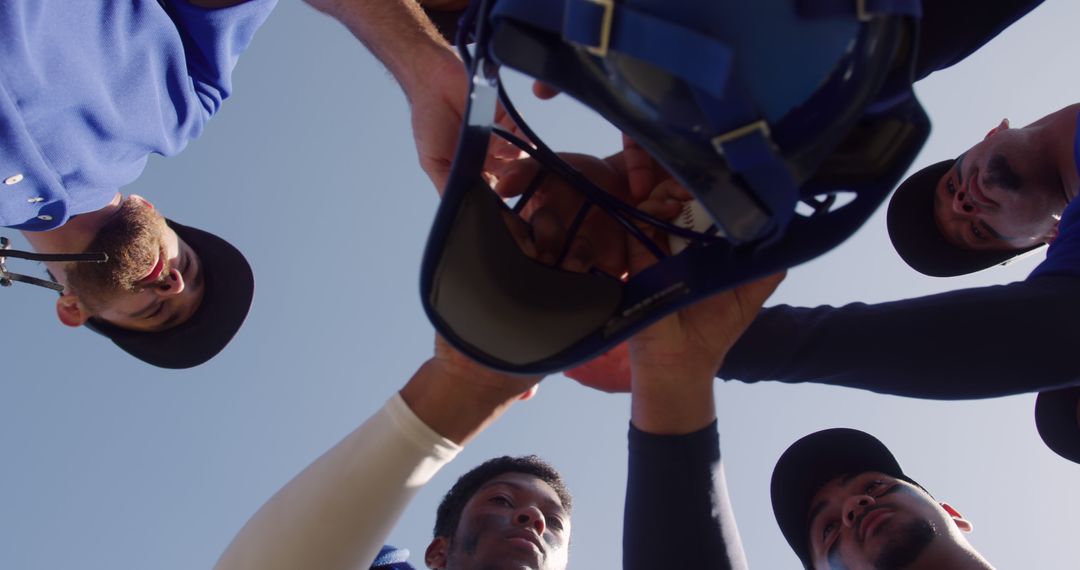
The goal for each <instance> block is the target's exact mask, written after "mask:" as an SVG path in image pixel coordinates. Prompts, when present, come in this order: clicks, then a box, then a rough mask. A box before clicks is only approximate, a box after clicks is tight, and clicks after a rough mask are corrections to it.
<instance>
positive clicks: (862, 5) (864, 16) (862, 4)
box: [855, 0, 874, 22]
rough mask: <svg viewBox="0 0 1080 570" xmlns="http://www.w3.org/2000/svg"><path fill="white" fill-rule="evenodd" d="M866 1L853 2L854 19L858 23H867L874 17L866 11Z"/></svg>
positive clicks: (857, 0)
mask: <svg viewBox="0 0 1080 570" xmlns="http://www.w3.org/2000/svg"><path fill="white" fill-rule="evenodd" d="M866 2H867V0H855V17H856V18H858V20H859V21H860V22H869V21H870V20H872V19H873V18H874V15H873V14H872V13H870V12H869V11H868V10H867V9H866Z"/></svg>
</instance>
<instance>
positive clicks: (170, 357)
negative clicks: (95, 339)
mask: <svg viewBox="0 0 1080 570" xmlns="http://www.w3.org/2000/svg"><path fill="white" fill-rule="evenodd" d="M165 222H166V223H167V224H168V225H169V227H170V228H172V229H173V231H175V232H176V235H178V236H180V239H182V240H184V242H186V243H187V244H188V245H189V246H190V247H191V249H193V250H194V251H195V253H196V254H198V256H199V262H200V264H201V271H202V275H203V280H204V281H203V283H204V285H203V287H204V292H203V299H202V303H201V304H200V305H199V308H198V309H196V311H195V313H194V314H192V315H191V318H189V319H188V320H186V321H184V322H182V323H180V324H179V325H177V326H175V327H172V328H170V329H167V330H163V331H155V332H143V331H134V330H129V329H125V328H122V327H118V326H116V325H114V324H111V323H109V322H106V321H103V320H101V319H90V320H88V321H86V323H85V325H86V327H87V328H89V329H90V330H92V331H94V332H96V333H98V334H101V335H103V336H105V337H108V338H109V340H111V341H113V343H115V344H116V346H119V347H120V348H122V349H123V350H124V351H125V352H127V353H128V354H130V355H132V356H134V357H135V358H138V359H139V360H142V361H143V362H146V363H148V364H153V365H154V366H158V367H160V368H174V369H180V368H191V367H194V366H198V365H200V364H202V363H204V362H206V361H208V360H210V359H211V358H213V357H214V356H216V355H217V354H218V353H219V352H221V351H222V349H224V348H225V345H227V344H229V341H231V340H232V338H233V336H234V335H235V334H236V332H237V331H238V330H240V325H242V324H243V323H244V319H245V318H247V314H248V310H249V309H250V308H251V299H252V297H253V296H254V294H255V276H254V274H253V273H252V271H251V265H249V264H248V262H247V259H245V258H244V254H242V253H240V251H239V250H238V249H236V248H235V247H233V246H232V244H230V243H229V242H227V241H225V240H223V239H221V238H220V237H218V236H216V235H214V234H212V233H210V232H206V231H203V230H200V229H197V228H192V227H188V226H184V225H181V224H178V223H176V222H174V221H172V220H168V219H166V220H165Z"/></svg>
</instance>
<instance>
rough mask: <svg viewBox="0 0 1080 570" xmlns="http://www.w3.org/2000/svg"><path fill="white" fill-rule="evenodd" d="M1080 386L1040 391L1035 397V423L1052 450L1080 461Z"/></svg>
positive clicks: (1071, 459)
mask: <svg viewBox="0 0 1080 570" xmlns="http://www.w3.org/2000/svg"><path fill="white" fill-rule="evenodd" d="M1078 404H1080V386H1073V387H1072V388H1062V389H1060V390H1050V391H1046V392H1040V393H1039V397H1038V398H1037V399H1036V400H1035V427H1036V428H1037V429H1038V430H1039V437H1042V440H1043V442H1044V443H1045V444H1046V446H1047V447H1049V448H1050V449H1052V450H1053V451H1054V453H1056V454H1058V455H1060V456H1062V457H1064V458H1065V459H1068V460H1069V461H1072V462H1074V463H1080V413H1078V412H1077V405H1078Z"/></svg>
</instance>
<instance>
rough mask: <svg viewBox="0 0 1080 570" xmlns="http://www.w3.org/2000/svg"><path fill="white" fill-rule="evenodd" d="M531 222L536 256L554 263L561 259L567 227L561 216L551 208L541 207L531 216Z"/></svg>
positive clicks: (543, 260) (545, 261)
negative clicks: (560, 218) (560, 254)
mask: <svg viewBox="0 0 1080 570" xmlns="http://www.w3.org/2000/svg"><path fill="white" fill-rule="evenodd" d="M529 224H530V225H531V226H532V238H533V239H532V241H533V244H534V245H536V254H537V257H536V258H537V259H538V260H540V261H542V262H544V263H548V264H552V265H553V264H554V263H555V262H556V261H558V259H559V253H561V251H562V245H563V243H564V241H565V237H566V229H565V228H563V225H562V223H561V222H560V221H559V217H558V216H557V215H556V214H555V213H554V212H552V211H551V210H548V209H546V208H541V209H539V210H537V211H536V212H534V213H533V215H532V217H531V218H529Z"/></svg>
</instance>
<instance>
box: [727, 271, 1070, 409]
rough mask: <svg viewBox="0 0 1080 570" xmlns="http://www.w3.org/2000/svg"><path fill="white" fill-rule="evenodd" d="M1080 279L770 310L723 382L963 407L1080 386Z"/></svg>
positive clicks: (742, 344)
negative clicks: (967, 402)
mask: <svg viewBox="0 0 1080 570" xmlns="http://www.w3.org/2000/svg"><path fill="white" fill-rule="evenodd" d="M1078 328H1080V278H1077V277H1068V276H1043V277H1037V278H1033V279H1028V280H1027V281H1021V282H1017V283H1011V284H1009V285H998V286H993V287H981V288H975V289H963V290H959V291H951V292H948V293H941V294H938V295H931V296H927V297H920V298H916V299H906V300H902V301H893V302H888V303H879V304H874V305H868V304H864V303H853V304H850V305H845V306H843V307H831V306H821V307H815V308H804V307H790V306H787V305H780V306H776V307H771V308H768V309H765V310H764V311H762V312H761V314H760V315H759V316H758V318H757V319H756V320H755V321H754V323H753V324H752V325H751V326H750V328H749V329H748V330H747V332H746V334H744V335H743V337H742V338H741V339H740V340H739V342H738V343H737V344H736V345H735V347H734V348H732V350H731V352H729V353H728V356H727V358H726V360H725V361H724V366H723V367H722V368H721V369H720V372H719V373H718V376H719V377H721V378H724V379H730V380H741V381H744V382H756V381H760V380H777V381H781V382H790V383H799V382H815V383H821V384H830V385H834V386H847V387H851V388H859V389H862V390H870V391H873V392H879V393H882V394H896V395H901V396H911V397H916V398H932V399H941V400H961V399H974V398H991V397H997V396H1007V395H1011V394H1020V393H1025V392H1036V391H1041V390H1046V389H1052V388H1059V387H1064V386H1069V385H1074V384H1080V363H1078V362H1080V361H1078V359H1077V358H1076V357H1075V351H1076V342H1075V340H1076V338H1078V336H1077V332H1078V331H1077V329H1078Z"/></svg>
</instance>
